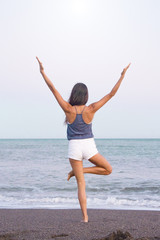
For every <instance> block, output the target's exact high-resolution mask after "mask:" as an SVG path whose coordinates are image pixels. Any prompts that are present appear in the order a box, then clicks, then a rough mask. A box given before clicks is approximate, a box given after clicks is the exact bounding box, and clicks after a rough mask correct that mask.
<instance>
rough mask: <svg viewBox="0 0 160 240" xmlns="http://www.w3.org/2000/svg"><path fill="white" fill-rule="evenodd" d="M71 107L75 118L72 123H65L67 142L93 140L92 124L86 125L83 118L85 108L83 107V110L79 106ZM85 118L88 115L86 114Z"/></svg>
mask: <svg viewBox="0 0 160 240" xmlns="http://www.w3.org/2000/svg"><path fill="white" fill-rule="evenodd" d="M73 107H74V110H75V113H76V116H74V119H73V121H71V122H68V123H67V124H68V126H67V138H68V140H71V139H87V138H93V133H92V123H86V121H85V120H84V116H83V114H84V112H85V109H86V106H85V105H84V106H83V108H82V106H79V107H78V108H77V106H73ZM80 110H81V111H80ZM85 116H86V117H88V116H89V114H88V113H86V114H85ZM87 119H88V118H87Z"/></svg>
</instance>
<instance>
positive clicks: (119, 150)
mask: <svg viewBox="0 0 160 240" xmlns="http://www.w3.org/2000/svg"><path fill="white" fill-rule="evenodd" d="M95 141H96V144H97V148H98V150H99V152H100V153H101V154H102V155H103V156H104V157H106V159H107V160H108V161H109V162H110V164H111V165H112V167H113V173H112V174H111V175H109V176H99V175H93V174H85V181H86V193H87V205H88V208H100V209H143V210H144V209H145V210H160V139H96V140H95ZM67 147H68V142H67V140H65V139H6V140H2V139H1V140H0V208H50V209H56V208H79V202H78V200H77V185H76V180H75V178H74V177H73V178H71V179H70V181H69V182H68V181H67V174H68V172H69V171H70V170H71V167H70V163H69V161H68V158H67ZM83 163H84V167H88V166H92V164H91V163H90V162H88V161H87V160H85V161H84V162H83Z"/></svg>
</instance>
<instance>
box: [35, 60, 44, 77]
mask: <svg viewBox="0 0 160 240" xmlns="http://www.w3.org/2000/svg"><path fill="white" fill-rule="evenodd" d="M36 58H37V61H38V63H39V68H40V72H41V73H42V72H43V71H44V67H43V65H42V63H41V62H40V60H39V58H38V57H36Z"/></svg>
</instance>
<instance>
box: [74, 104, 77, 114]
mask: <svg viewBox="0 0 160 240" xmlns="http://www.w3.org/2000/svg"><path fill="white" fill-rule="evenodd" d="M74 107H75V110H76V114H77V108H76V106H74Z"/></svg>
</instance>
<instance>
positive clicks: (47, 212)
mask: <svg viewBox="0 0 160 240" xmlns="http://www.w3.org/2000/svg"><path fill="white" fill-rule="evenodd" d="M88 215H89V222H88V223H81V222H80V221H81V217H82V216H81V211H80V210H79V209H67V210H63V209H57V210H52V209H1V210H0V240H33V239H36V240H47V239H52V240H53V239H57V240H60V239H63V240H64V239H65V240H67V239H75V240H78V239H80V240H85V239H88V240H98V239H99V240H100V239H101V240H102V239H103V240H105V239H106V240H107V239H108V240H113V239H115V240H118V239H139V238H143V239H150V240H153V239H156V240H158V239H159V240H160V211H138V210H99V209H89V210H88ZM117 230H120V231H121V232H119V235H121V236H118V237H117V236H116V234H113V232H115V233H117ZM126 231H127V232H129V233H130V235H131V236H132V238H131V237H129V235H126V236H128V238H126V236H125V235H124V236H122V233H125V232H126ZM110 234H111V235H110ZM108 236H109V237H108Z"/></svg>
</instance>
